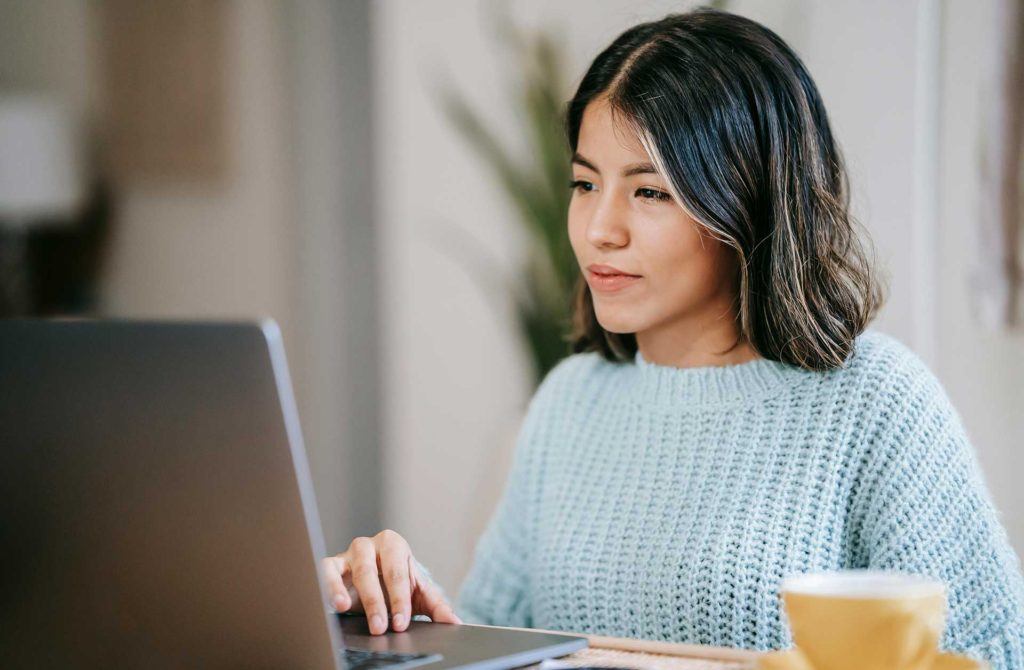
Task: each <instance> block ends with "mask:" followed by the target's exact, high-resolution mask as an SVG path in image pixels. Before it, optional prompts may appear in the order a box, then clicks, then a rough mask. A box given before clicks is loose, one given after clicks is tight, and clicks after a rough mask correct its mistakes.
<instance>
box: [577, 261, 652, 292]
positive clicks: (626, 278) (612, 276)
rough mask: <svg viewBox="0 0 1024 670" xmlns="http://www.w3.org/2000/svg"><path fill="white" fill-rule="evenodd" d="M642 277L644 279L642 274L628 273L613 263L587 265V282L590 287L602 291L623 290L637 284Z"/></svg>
mask: <svg viewBox="0 0 1024 670" xmlns="http://www.w3.org/2000/svg"><path fill="white" fill-rule="evenodd" d="M640 279H642V277H641V276H640V275H634V274H628V273H626V272H623V271H622V270H619V269H618V268H616V267H613V266H611V265H601V264H593V265H588V266H587V283H588V284H589V285H590V288H592V289H594V290H595V291H600V292H602V293H612V292H615V291H621V290H622V289H624V288H626V287H628V286H632V285H633V284H636V283H637V282H638V281H640Z"/></svg>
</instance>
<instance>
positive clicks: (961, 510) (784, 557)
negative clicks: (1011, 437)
mask: <svg viewBox="0 0 1024 670" xmlns="http://www.w3.org/2000/svg"><path fill="white" fill-rule="evenodd" d="M840 568H874V569H888V570H901V571H906V572H912V573H919V574H927V575H931V576H933V577H937V578H939V579H941V580H943V581H944V582H946V584H947V587H948V596H949V601H948V602H949V612H948V616H947V626H946V631H945V635H944V637H943V640H942V647H943V649H946V650H950V651H956V652H960V653H966V654H968V655H972V656H974V657H976V658H979V659H983V660H987V661H988V662H990V663H991V664H992V666H993V668H995V669H996V670H1009V669H1011V668H1012V669H1018V668H1024V580H1022V577H1021V568H1020V562H1019V560H1018V558H1017V556H1016V554H1015V553H1014V551H1013V549H1012V548H1011V547H1010V544H1009V541H1008V538H1007V535H1006V531H1005V530H1004V528H1003V527H1002V524H1001V523H1000V521H999V518H998V513H997V511H996V509H995V508H994V506H993V503H992V501H991V497H990V494H989V491H988V489H987V487H986V484H985V481H984V479H983V476H982V473H981V469H980V467H979V464H978V462H977V460H976V456H975V453H974V451H973V449H972V447H971V445H970V443H969V441H968V439H967V437H966V435H965V433H964V429H963V427H962V425H961V422H960V419H959V418H958V416H957V414H956V412H955V411H954V409H953V408H952V406H951V404H950V402H949V400H948V398H947V396H946V394H945V393H944V391H943V390H942V388H941V386H940V385H939V383H938V381H937V380H936V379H935V377H934V376H933V375H932V374H931V373H930V372H929V370H928V369H927V368H926V367H925V366H924V364H923V363H922V362H921V361H920V360H919V359H918V358H917V357H916V356H915V355H914V354H913V353H911V352H910V351H909V350H908V349H907V348H905V347H904V346H903V345H902V344H900V343H899V342H897V341H896V340H894V339H892V338H890V337H888V336H885V335H882V334H879V333H875V332H869V333H866V334H864V335H861V336H860V337H859V338H858V339H857V342H856V345H855V349H854V353H853V355H852V356H851V357H850V359H849V360H848V362H847V364H846V365H845V366H844V367H843V368H842V369H837V370H832V371H829V372H823V373H822V372H809V371H806V370H802V369H799V368H796V367H793V366H790V365H786V364H784V363H779V362H775V361H768V360H764V359H760V360H755V361H751V362H748V363H742V364H739V365H731V366H721V367H701V368H685V369H684V368H675V367H669V366H662V365H658V364H653V363H650V362H648V361H646V360H644V358H643V356H642V355H641V354H639V353H638V354H637V355H636V358H635V360H634V361H633V362H630V363H611V362H609V361H606V360H604V359H603V358H601V357H600V355H599V354H597V353H582V354H575V355H573V356H570V357H568V358H567V359H565V360H563V361H562V362H561V363H559V365H558V366H557V367H556V368H555V369H554V370H552V371H551V372H550V373H549V374H548V375H547V377H546V378H545V379H544V381H543V383H542V384H541V386H540V387H539V388H538V390H537V392H536V394H535V395H534V397H533V399H532V400H531V401H530V404H529V407H528V410H527V413H526V417H525V419H524V421H523V424H522V428H521V431H520V434H519V438H518V442H517V445H516V449H515V453H514V456H513V460H512V467H511V471H510V474H509V478H508V480H507V483H506V485H505V489H504V492H503V494H502V496H501V498H500V501H499V503H498V507H497V509H496V511H495V513H494V515H493V516H492V517H491V519H490V521H489V523H488V525H487V527H486V529H485V531H484V533H483V535H482V536H481V539H480V541H479V543H478V544H477V547H476V550H475V553H474V558H473V563H472V566H471V568H470V571H469V573H468V575H467V577H466V579H465V581H464V582H463V584H462V586H461V588H460V589H459V593H458V598H457V600H456V604H455V609H456V613H457V614H458V615H459V616H460V617H462V618H463V619H464V620H465V621H467V622H473V623H486V624H496V625H506V626H524V627H535V628H544V629H552V630H564V631H573V632H583V633H593V634H601V635H615V636H625V637H633V638H644V639H652V640H667V641H674V642H690V643H699V644H711V645H722V646H734V647H745V648H748V649H759V650H768V649H782V648H788V647H790V646H792V639H791V637H790V635H789V630H788V627H787V624H786V621H785V618H784V613H783V609H782V601H781V599H780V597H779V594H778V587H779V584H780V583H781V581H782V579H783V578H784V577H786V576H788V575H791V574H800V573H804V572H811V571H820V570H832V569H840Z"/></svg>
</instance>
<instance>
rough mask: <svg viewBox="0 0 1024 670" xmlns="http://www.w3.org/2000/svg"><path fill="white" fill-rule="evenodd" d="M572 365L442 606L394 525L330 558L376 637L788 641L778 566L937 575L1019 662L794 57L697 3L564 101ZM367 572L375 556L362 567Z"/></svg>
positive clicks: (968, 513)
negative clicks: (423, 626) (453, 633)
mask: <svg viewBox="0 0 1024 670" xmlns="http://www.w3.org/2000/svg"><path fill="white" fill-rule="evenodd" d="M566 128H567V133H568V140H569V143H570V146H571V149H572V153H573V158H572V166H573V173H574V174H573V181H572V184H571V187H572V189H573V196H572V200H571V204H570V208H569V214H568V233H569V238H570V241H571V243H572V248H573V251H574V253H575V255H576V259H577V261H578V262H579V265H580V268H581V270H582V272H583V276H584V277H585V280H584V281H581V282H580V285H579V290H578V295H577V301H576V307H575V332H574V334H573V350H574V352H575V353H574V355H571V356H569V357H568V358H566V359H565V360H563V361H562V362H561V363H560V364H559V365H558V366H557V367H556V368H555V369H554V370H552V371H551V372H550V373H549V374H548V375H547V377H546V378H545V380H544V382H543V383H542V384H541V386H540V388H539V389H538V390H537V392H536V395H535V396H534V398H533V399H532V401H531V403H530V406H529V410H528V412H527V415H526V418H525V420H524V423H523V427H522V430H521V433H520V436H519V441H518V444H517V448H516V452H515V456H514V458H513V464H512V469H511V473H510V475H509V480H508V482H507V484H506V488H505V490H504V494H503V496H502V498H501V501H500V503H499V505H498V508H497V511H496V512H495V514H494V516H493V517H492V519H491V520H490V523H489V525H488V526H487V528H486V531H485V532H484V534H483V536H482V537H481V539H480V542H479V544H478V546H477V549H476V552H475V555H474V562H473V565H472V567H471V569H470V572H469V574H468V576H467V578H466V580H465V582H464V583H463V586H462V588H461V591H460V594H459V599H458V603H457V605H458V606H457V608H456V610H457V612H458V614H456V612H455V611H453V610H452V608H451V607H450V606H449V605H448V603H447V602H446V601H445V599H444V595H443V594H442V593H441V592H440V591H439V589H438V588H437V586H436V585H435V584H433V583H432V582H431V581H430V579H429V576H428V575H426V571H425V569H424V568H423V566H422V565H420V564H419V563H418V562H417V561H415V559H413V557H412V554H411V552H410V550H409V547H408V545H407V543H406V542H405V541H404V540H403V539H402V538H401V536H399V535H398V534H397V533H394V532H393V531H384V532H383V533H381V534H379V535H377V536H376V537H374V538H357V539H356V540H354V541H353V542H352V544H351V546H350V547H349V549H348V550H347V551H346V552H344V553H342V554H339V555H338V556H336V557H333V558H330V559H326V560H325V564H324V565H325V569H326V572H327V575H328V580H329V584H330V587H331V589H332V593H333V595H334V597H335V606H336V607H337V608H338V609H339V610H342V611H344V610H348V609H363V610H365V611H366V612H367V614H368V616H369V617H370V627H371V631H372V632H374V633H381V632H384V631H385V630H387V628H388V616H389V611H390V615H391V626H392V627H393V629H394V630H399V631H401V630H404V629H405V627H406V626H407V625H408V621H409V618H410V615H411V614H426V615H429V616H431V617H432V618H433V619H434V620H437V621H448V622H459V621H461V618H460V616H461V617H464V618H465V619H467V620H469V621H473V622H480V623H489V624H499V625H509V626H530V627H537V628H544V629H557V630H568V631H577V632H589V633H598V634H605V635H617V636H628V637H636V638H648V639H657V640H673V641H680V642H694V643H703V644H713V645H730V646H739V647H746V648H753V649H762V650H763V649H772V648H784V647H787V646H790V644H791V640H790V637H789V634H788V630H787V629H786V627H785V625H784V622H783V619H782V618H781V607H780V601H779V597H778V586H779V584H780V582H781V580H782V578H783V577H785V576H787V575H789V574H796V573H803V572H810V571H819V570H827V569H838V568H859V567H870V568H875V569H890V570H900V571H906V572H914V573H923V574H929V575H932V576H934V577H937V578H939V579H941V580H943V581H944V582H946V584H947V585H948V587H949V604H950V612H949V617H948V623H947V628H946V635H945V638H944V640H943V646H944V647H945V648H947V649H950V650H954V651H961V652H963V653H968V654H972V655H975V656H977V657H979V658H983V659H987V660H989V661H990V662H991V663H992V664H993V666H994V667H996V668H1021V667H1024V584H1022V579H1021V573H1020V565H1019V561H1018V559H1017V557H1016V555H1015V554H1014V552H1013V550H1012V549H1011V548H1010V546H1009V543H1008V540H1007V536H1006V533H1005V531H1004V529H1003V528H1002V527H1001V525H1000V522H999V520H998V517H997V512H996V510H995V509H994V507H993V504H992V502H991V499H990V495H989V493H988V491H987V488H986V485H985V483H984V480H983V478H982V474H981V472H980V469H979V467H978V464H977V462H976V460H975V456H974V452H973V450H972V448H971V446H970V444H969V442H968V440H967V438H966V436H965V434H964V430H963V428H962V426H961V423H960V421H959V419H958V417H957V415H956V413H955V411H954V410H953V408H952V407H951V406H950V403H949V401H948V399H947V397H946V395H945V394H944V392H943V390H942V389H941V387H940V386H939V384H938V382H937V381H936V379H935V378H934V376H933V375H932V374H931V373H930V372H929V371H928V370H927V369H926V368H925V366H924V365H923V364H922V363H921V361H920V360H918V359H917V358H916V357H915V356H914V355H913V354H912V353H911V352H910V351H908V350H907V349H906V348H904V347H903V346H902V345H900V344H899V343H897V342H896V341H894V340H893V339H891V338H889V337H886V336H884V335H881V334H877V333H873V332H868V333H864V332H863V331H864V330H865V328H866V326H867V324H868V322H869V320H870V318H871V316H872V314H873V313H874V311H875V310H876V308H877V306H878V304H879V302H880V298H879V295H880V292H879V290H878V289H877V284H876V280H875V278H874V276H873V275H872V271H871V268H870V266H869V263H868V262H867V257H866V254H865V253H864V252H863V250H862V248H861V246H860V242H859V239H860V238H859V237H858V234H857V233H858V231H857V230H856V229H855V223H854V221H853V219H852V218H851V216H850V212H849V201H848V191H847V184H846V174H845V168H844V166H843V161H842V159H841V156H840V152H839V148H838V147H837V146H836V144H835V141H834V139H833V137H832V133H831V130H830V128H829V122H828V118H827V115H826V112H825V108H824V107H823V105H822V101H821V98H820V96H819V94H818V91H817V89H816V87H815V85H814V83H813V82H812V80H811V78H810V76H809V75H808V73H807V71H806V69H805V68H804V66H803V64H802V63H801V61H800V60H799V58H798V57H797V56H796V55H795V54H794V53H793V51H792V50H790V49H789V47H788V46H787V45H786V44H785V43H784V42H783V41H782V40H781V39H780V38H779V37H778V36H777V35H776V34H775V33H773V32H771V31H770V30H767V29H766V28H764V27H763V26H761V25H759V24H757V23H755V22H753V21H750V20H748V19H745V18H741V17H739V16H734V15H731V14H728V13H723V12H718V11H712V10H705V9H702V10H697V11H693V12H689V13H685V14H678V15H670V16H667V17H666V18H664V19H662V20H660V21H655V22H651V23H644V24H641V25H638V26H635V27H633V28H631V29H630V30H628V31H626V32H625V33H623V34H622V35H621V36H620V37H619V38H618V39H616V40H615V42H614V43H612V45H611V46H609V47H608V48H607V49H606V50H605V51H603V52H602V53H601V54H600V55H599V56H598V57H597V59H596V60H595V61H594V63H593V64H592V65H591V67H590V69H589V70H588V72H587V73H586V75H585V77H584V78H583V80H582V83H581V84H580V86H579V89H578V90H577V92H576V95H575V97H574V98H573V99H572V101H571V102H570V104H569V106H568V114H567V119H566ZM378 562H379V570H378Z"/></svg>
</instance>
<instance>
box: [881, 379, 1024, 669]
mask: <svg viewBox="0 0 1024 670" xmlns="http://www.w3.org/2000/svg"><path fill="white" fill-rule="evenodd" d="M906 372H909V373H911V374H906V373H905V372H904V371H899V372H897V373H895V374H896V375H897V377H899V378H902V380H901V381H900V383H897V384H896V385H895V389H896V390H897V392H893V393H888V394H886V397H885V399H884V400H883V407H882V410H883V413H884V414H887V415H888V416H889V421H887V422H886V423H887V425H888V428H887V429H885V430H884V431H883V432H882V434H880V435H879V437H878V441H877V443H876V444H875V445H874V453H873V457H872V459H871V461H870V463H869V466H868V469H867V471H866V472H865V475H866V477H867V478H866V479H865V480H864V481H865V482H866V483H867V482H870V483H871V488H870V491H871V493H870V495H869V496H868V497H867V501H866V505H865V508H864V514H863V517H862V523H863V525H862V527H861V540H862V542H863V543H864V548H865V551H866V553H867V558H868V567H870V568H876V569H891V570H900V571H905V572H913V573H919V574H927V575H931V576H933V577H936V578H938V579H941V580H942V581H944V582H945V583H946V584H947V587H948V591H947V593H948V598H949V600H948V602H949V612H948V616H947V624H946V631H945V635H944V637H943V641H942V646H943V648H944V649H947V650H950V651H955V652H960V653H965V654H969V655H972V656H975V657H977V658H981V659H983V660H986V661H988V662H989V663H991V664H992V666H993V668H994V670H1017V669H1018V668H1024V580H1022V577H1021V567H1020V561H1019V559H1018V557H1017V555H1016V554H1015V553H1014V550H1013V549H1012V547H1011V546H1010V543H1009V539H1008V537H1007V534H1006V531H1005V529H1004V528H1003V526H1002V525H1001V523H1000V521H999V518H998V512H997V510H996V508H995V506H994V504H993V502H992V500H991V497H990V494H989V491H988V489H987V486H986V484H985V481H984V478H983V475H982V471H981V468H980V465H979V464H978V462H977V459H976V455H975V453H974V450H973V448H972V447H971V445H970V442H969V441H968V439H967V436H966V434H965V431H964V428H963V426H962V424H961V422H960V419H959V417H958V416H957V414H956V412H955V410H954V409H953V407H952V405H951V403H950V401H949V399H948V398H947V396H946V394H945V392H944V391H943V389H942V387H941V385H940V384H939V382H938V381H937V380H936V379H935V377H934V376H933V375H932V374H931V373H930V372H929V371H928V370H927V368H925V366H924V365H923V364H920V363H919V361H914V365H912V366H910V369H909V370H907V371H906Z"/></svg>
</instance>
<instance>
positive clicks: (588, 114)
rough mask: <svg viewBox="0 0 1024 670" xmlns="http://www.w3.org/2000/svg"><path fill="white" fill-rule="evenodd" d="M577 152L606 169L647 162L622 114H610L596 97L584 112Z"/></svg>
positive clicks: (608, 109)
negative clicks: (606, 166) (617, 165)
mask: <svg viewBox="0 0 1024 670" xmlns="http://www.w3.org/2000/svg"><path fill="white" fill-rule="evenodd" d="M577 145H578V151H579V152H580V153H581V154H583V155H585V156H587V157H588V158H591V159H592V160H594V161H596V162H598V163H601V164H606V165H609V166H612V165H616V164H625V163H633V162H636V161H640V160H650V155H649V154H648V153H647V151H646V150H645V149H644V148H643V144H641V142H640V138H639V137H638V136H637V134H636V131H635V130H634V129H633V128H632V127H631V126H630V125H629V123H628V122H627V120H626V118H625V116H624V115H623V114H622V113H621V112H618V113H613V111H612V107H611V104H609V103H608V100H607V98H596V99H594V100H593V101H592V102H590V103H589V104H588V105H587V106H586V108H585V109H584V110H583V118H582V119H581V122H580V136H579V141H578V142H577Z"/></svg>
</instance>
